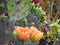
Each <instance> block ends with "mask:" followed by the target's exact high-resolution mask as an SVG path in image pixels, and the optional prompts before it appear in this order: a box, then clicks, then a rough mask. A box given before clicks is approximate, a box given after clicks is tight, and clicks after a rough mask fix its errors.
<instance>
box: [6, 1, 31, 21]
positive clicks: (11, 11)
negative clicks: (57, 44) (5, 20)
mask: <svg viewBox="0 0 60 45" xmlns="http://www.w3.org/2000/svg"><path fill="white" fill-rule="evenodd" d="M7 7H8V15H9V18H10V19H9V21H13V20H14V21H17V20H20V19H22V18H24V17H26V16H27V15H28V14H29V13H30V9H31V2H30V0H19V1H16V0H7Z"/></svg>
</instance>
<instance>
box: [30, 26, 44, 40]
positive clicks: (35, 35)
mask: <svg viewBox="0 0 60 45" xmlns="http://www.w3.org/2000/svg"><path fill="white" fill-rule="evenodd" d="M30 32H31V34H30V35H31V39H32V40H33V41H39V40H40V39H41V38H42V37H43V33H42V32H40V31H39V30H38V29H37V28H36V27H34V26H31V27H30Z"/></svg>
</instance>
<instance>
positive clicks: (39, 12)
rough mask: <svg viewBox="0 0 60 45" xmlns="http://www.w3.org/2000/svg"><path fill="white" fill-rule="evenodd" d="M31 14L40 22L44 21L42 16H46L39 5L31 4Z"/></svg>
mask: <svg viewBox="0 0 60 45" xmlns="http://www.w3.org/2000/svg"><path fill="white" fill-rule="evenodd" d="M32 12H33V13H34V15H36V16H37V18H38V19H40V20H41V21H44V16H45V15H46V12H45V11H44V10H42V7H41V6H40V4H36V5H35V4H34V3H33V4H32Z"/></svg>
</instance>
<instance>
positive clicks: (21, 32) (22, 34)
mask: <svg viewBox="0 0 60 45" xmlns="http://www.w3.org/2000/svg"><path fill="white" fill-rule="evenodd" d="M15 31H16V32H17V34H18V37H19V38H20V39H21V40H22V41H26V40H27V39H28V38H29V34H30V33H29V28H28V27H19V26H16V27H15Z"/></svg>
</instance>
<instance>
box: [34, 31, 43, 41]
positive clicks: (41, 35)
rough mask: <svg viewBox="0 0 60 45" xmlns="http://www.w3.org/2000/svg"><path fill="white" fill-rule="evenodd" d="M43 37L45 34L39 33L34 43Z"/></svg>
mask: <svg viewBox="0 0 60 45" xmlns="http://www.w3.org/2000/svg"><path fill="white" fill-rule="evenodd" d="M42 37H43V33H42V32H40V31H39V32H38V33H37V34H36V35H35V37H34V41H39V40H40V39H41V38H42Z"/></svg>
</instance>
